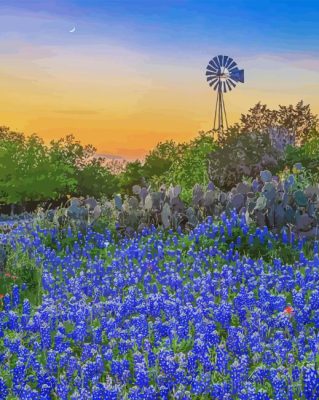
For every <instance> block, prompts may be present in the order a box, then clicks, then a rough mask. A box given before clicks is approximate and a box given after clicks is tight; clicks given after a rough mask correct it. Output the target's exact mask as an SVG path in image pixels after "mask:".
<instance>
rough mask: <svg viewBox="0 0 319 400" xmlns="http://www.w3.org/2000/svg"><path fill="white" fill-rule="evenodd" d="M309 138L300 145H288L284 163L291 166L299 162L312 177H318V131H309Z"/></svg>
mask: <svg viewBox="0 0 319 400" xmlns="http://www.w3.org/2000/svg"><path fill="white" fill-rule="evenodd" d="M309 135H310V137H311V138H310V140H309V141H307V142H305V143H304V144H303V145H301V146H300V147H295V146H288V147H287V148H286V151H285V158H284V165H286V166H287V167H289V168H292V167H293V165H294V164H296V163H301V164H302V166H303V167H304V168H305V169H306V171H308V172H309V173H310V174H311V175H312V176H313V179H314V180H316V181H318V178H319V132H318V131H316V130H313V131H311V132H310V134H309Z"/></svg>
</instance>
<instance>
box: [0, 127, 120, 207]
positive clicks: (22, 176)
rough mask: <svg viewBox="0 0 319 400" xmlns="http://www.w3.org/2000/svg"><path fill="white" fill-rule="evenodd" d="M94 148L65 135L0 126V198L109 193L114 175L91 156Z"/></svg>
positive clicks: (15, 199)
mask: <svg viewBox="0 0 319 400" xmlns="http://www.w3.org/2000/svg"><path fill="white" fill-rule="evenodd" d="M94 152H95V149H94V147H92V146H91V145H88V146H82V145H81V144H80V143H79V142H78V141H76V140H75V139H74V137H73V136H72V135H68V136H66V137H65V138H63V139H59V140H57V141H54V140H53V141H51V143H50V146H45V145H44V143H43V140H42V139H40V138H39V137H38V136H37V135H35V134H33V135H31V136H30V137H28V138H26V137H25V136H24V135H23V134H21V133H16V132H11V131H10V130H9V128H7V127H0V202H1V203H3V204H23V203H25V202H27V201H38V202H39V201H47V200H57V199H60V198H63V197H66V195H68V194H73V195H78V196H87V195H88V196H96V197H101V196H102V195H104V196H105V195H107V196H111V195H112V193H114V191H116V190H117V188H118V178H117V177H116V176H115V175H114V174H112V173H111V172H110V171H109V169H108V168H107V167H104V166H103V165H102V164H101V162H100V161H99V160H96V159H94V158H92V156H93V155H94Z"/></svg>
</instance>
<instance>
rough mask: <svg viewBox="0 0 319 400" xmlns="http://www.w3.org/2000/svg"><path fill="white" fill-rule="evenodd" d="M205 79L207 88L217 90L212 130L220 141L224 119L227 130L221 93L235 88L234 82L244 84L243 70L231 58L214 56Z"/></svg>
mask: <svg viewBox="0 0 319 400" xmlns="http://www.w3.org/2000/svg"><path fill="white" fill-rule="evenodd" d="M206 77H207V82H209V86H212V87H213V89H214V90H217V100H216V107H215V117H214V128H213V130H214V131H215V132H216V130H217V132H218V138H219V139H221V138H222V135H223V131H224V117H225V122H226V128H227V129H228V122H227V116H226V109H225V103H224V96H223V93H226V92H227V91H230V90H232V89H233V88H234V87H236V82H242V83H244V70H243V69H240V70H239V69H238V67H237V64H236V63H235V61H234V60H233V59H232V58H231V57H228V56H216V57H214V58H213V59H211V60H210V61H209V63H208V65H207V68H206ZM216 117H217V129H216Z"/></svg>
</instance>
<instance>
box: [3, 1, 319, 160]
mask: <svg viewBox="0 0 319 400" xmlns="http://www.w3.org/2000/svg"><path fill="white" fill-rule="evenodd" d="M318 20H319V7H318V0H303V1H301V0H289V1H288V0H276V1H274V0H271V1H266V0H259V1H255V0H254V1H251V0H228V1H215V0H210V1H201V0H189V1H187V0H185V1H183V0H180V1H177V0H169V1H168V0H160V1H157V0H156V1H155V0H148V1H146V0H144V1H141V0H140V1H139V0H137V1H134V0H131V1H129V0H118V1H110V0H101V1H98V0H87V1H84V0H70V1H65V0H53V1H49V0H39V1H34V0H30V1H28V0H20V1H17V0H1V1H0V60H1V62H0V88H1V91H0V126H1V125H5V126H9V127H10V128H11V129H12V130H15V131H20V132H24V133H25V134H26V135H29V134H31V133H36V134H38V135H39V136H40V137H42V138H43V139H44V140H45V142H46V143H48V142H49V140H51V139H57V138H60V137H64V136H65V135H67V134H70V133H72V134H74V136H75V137H76V138H77V139H78V140H79V141H80V142H81V143H83V144H93V145H94V146H95V147H96V148H97V151H98V153H107V154H113V155H118V156H122V157H124V158H126V159H136V158H142V157H143V156H145V154H147V153H148V152H149V151H150V150H151V149H152V148H153V147H154V146H156V144H157V143H159V142H163V141H165V140H170V139H172V140H174V141H175V142H184V141H189V140H191V139H193V138H194V137H196V136H197V135H198V132H199V131H208V130H210V129H211V128H212V125H213V113H214V107H215V101H216V92H214V91H213V89H212V88H211V87H209V85H208V84H207V82H206V76H205V71H206V66H207V64H208V62H209V60H210V59H212V58H213V57H214V56H216V55H219V54H224V55H228V56H230V57H232V58H233V59H234V60H235V61H236V62H237V64H238V67H239V68H240V69H244V71H245V83H244V84H241V83H239V84H238V85H237V86H236V88H235V89H234V90H233V91H231V92H230V93H229V92H227V93H226V94H225V96H224V98H225V105H226V110H227V117H228V121H229V123H234V122H238V121H239V118H240V115H241V114H242V113H247V111H248V109H249V108H251V107H253V106H254V105H255V104H256V103H257V102H259V101H261V102H262V103H263V104H267V105H268V107H270V108H273V109H275V108H278V105H279V104H282V105H289V104H294V105H295V104H296V103H297V102H298V101H299V100H303V101H304V102H305V103H307V104H310V106H311V110H312V111H313V112H314V113H315V114H319V96H318V92H319V24H318ZM73 27H75V31H74V32H73V33H72V32H70V30H72V28H73Z"/></svg>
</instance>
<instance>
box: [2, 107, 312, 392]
mask: <svg viewBox="0 0 319 400" xmlns="http://www.w3.org/2000/svg"><path fill="white" fill-rule="evenodd" d="M298 107H299V108H298ZM255 109H256V110H257V111H258V112H259V114H258V115H263V113H264V114H265V113H266V116H267V115H268V114H267V109H266V108H263V107H262V106H261V105H260V104H259V105H257V106H256V108H255ZM297 109H299V111H300V110H301V111H302V110H303V111H305V112H304V113H301V114H302V118H301V117H300V113H298V112H297V113H296V112H295V111H296V110H294V109H293V108H289V107H288V108H286V109H284V107H282V108H281V110H280V112H282V113H283V112H284V113H286V114H287V115H290V114H291V115H292V118H295V117H294V116H296V115H297V117H298V118H301V120H300V121H301V122H300V121H299V120H298V121H299V122H300V126H302V127H303V128H302V129H301V130H300V131H298V132H299V139H300V138H301V139H303V141H301V143H300V144H299V145H298V146H295V145H291V144H290V145H289V146H288V147H286V144H287V143H284V144H285V146H284V147H285V148H283V150H282V151H283V152H282V153H280V154H279V152H276V151H277V150H278V149H279V148H280V145H281V144H282V141H280V140H279V141H278V140H277V139H278V137H279V138H281V136H282V134H283V132H282V131H281V130H280V129H279V130H276V131H275V136H276V135H277V139H276V137H275V138H274V137H273V138H272V140H273V142H271V141H270V140H269V139H267V141H266V140H265V137H266V136H265V135H266V134H265V133H263V134H262V135H258V134H255V133H252V134H248V133H247V135H238V133H239V131H238V129H237V128H238V127H237V128H236V129H237V131H236V129H235V128H234V129H233V131H232V132H231V134H230V138H229V140H228V141H227V140H226V142H225V143H224V144H223V145H221V144H216V143H215V142H213V141H211V139H210V136H209V135H201V136H200V137H199V138H198V139H196V140H195V141H193V142H192V143H191V145H189V146H188V147H187V146H186V145H185V146H184V147H183V146H180V147H178V146H175V145H174V144H172V143H171V142H169V143H166V144H164V145H163V144H162V145H159V146H158V148H157V149H155V150H154V151H153V152H152V153H150V155H149V156H148V158H147V159H146V162H145V164H144V166H143V167H142V166H141V164H139V163H138V162H133V163H128V165H127V166H126V170H125V171H124V172H122V173H121V175H120V177H119V178H118V177H114V176H113V177H112V182H113V184H115V183H116V182H117V183H116V184H119V183H120V186H119V187H120V188H121V190H122V192H121V194H122V197H123V194H125V193H126V194H127V193H128V192H127V191H128V187H129V186H132V184H134V185H135V186H134V188H133V196H130V197H128V198H127V199H126V200H125V201H124V202H123V203H122V201H121V199H120V196H118V195H117V196H115V199H114V200H113V202H114V204H115V208H117V216H120V218H119V221H118V222H117V223H116V229H115V225H114V223H115V221H114V220H113V219H112V216H110V214H107V217H106V216H105V215H104V214H103V212H104V211H105V210H103V207H101V206H100V204H102V203H103V202H101V203H100V204H98V203H97V202H95V200H94V199H90V200H87V206H88V209H89V210H90V207H91V210H90V211H88V210H86V211H85V207H82V206H81V201H80V200H77V199H75V200H73V202H72V201H71V205H70V204H68V208H66V207H65V208H61V209H57V210H56V211H55V212H53V213H51V214H50V212H47V213H44V214H43V215H44V217H43V218H42V219H41V218H36V219H35V220H31V221H25V222H22V220H20V221H19V223H18V224H16V225H15V227H14V228H10V229H3V230H2V231H3V233H2V234H0V242H1V243H0V244H1V246H0V400H2V399H3V400H5V399H8V400H13V399H21V400H28V399H30V400H37V399H39V400H40V399H41V400H42V399H43V400H44V399H53V400H54V399H56V400H57V399H61V400H64V399H65V400H68V399H80V400H86V399H88V400H89V399H93V400H99V399H110V400H111V399H114V400H122V399H123V400H135V399H136V400H137V399H147V400H153V399H154V400H155V399H159V400H161V399H177V400H187V399H189V400H190V399H203V400H205V399H213V400H297V399H298V400H299V399H300V400H306V399H310V400H316V399H319V372H318V371H319V250H318V247H319V243H318V240H317V239H318V238H317V225H316V224H317V223H318V210H319V200H318V199H319V187H318V171H319V169H318V166H319V156H318V155H319V139H318V132H317V131H312V133H311V135H308V136H307V135H306V134H305V132H306V133H307V132H308V131H307V130H305V128H304V120H305V119H306V120H309V118H310V117H309V115H308V111H309V109H308V108H307V107H304V108H303V105H302V103H301V104H300V103H298V105H297ZM303 111H302V112H303ZM289 113H290V114H289ZM252 114H253V113H252ZM286 114H285V115H284V116H281V117H280V115H281V114H280V113H279V114H278V115H279V117H280V118H282V120H283V121H286V122H287V121H289V119H288V118H286V117H287V115H286ZM269 115H270V114H269ZM269 115H268V116H269ZM273 115H274V113H271V116H273ZM291 115H290V116H291ZM253 116H254V115H251V116H250V117H251V118H250V119H249V118H248V116H242V123H243V124H244V126H243V128H242V129H243V130H244V131H245V132H246V131H247V132H251V131H252V130H255V129H259V130H260V129H261V128H262V126H261V125H258V126H256V119H255V118H253ZM279 117H278V118H279ZM297 117H296V118H297ZM262 121H263V122H262V123H265V121H266V122H267V124H268V123H269V121H268V120H267V118H264V119H262ZM298 121H297V122H298ZM257 122H258V121H257ZM297 122H296V120H294V119H293V126H294V127H295V128H296V126H297V127H298V123H297ZM245 124H246V125H245ZM249 124H253V127H252V129H249ZM1 132H2V136H1V135H0V139H1V146H0V147H1V151H2V153H0V164H1V163H2V161H3V159H4V158H3V157H4V156H3V154H7V158H6V159H7V160H10V157H11V156H10V154H9V152H10V151H11V150H12V149H13V148H14V146H17V147H16V149H20V150H21V151H22V150H23V149H24V153H23V154H27V150H26V149H32V148H33V146H35V145H36V146H38V151H37V152H35V153H34V154H38V153H39V154H40V153H41V151H43V153H41V154H42V157H44V155H45V154H47V156H48V160H50V162H51V167H50V168H51V169H52V170H53V171H56V172H57V175H56V176H55V177H53V178H54V179H55V180H54V181H52V182H51V181H50V184H51V186H50V187H44V186H43V183H42V181H43V180H41V179H39V182H40V181H41V182H40V183H41V184H40V183H39V187H38V189H39V190H38V192H37V193H38V194H37V196H38V197H36V198H35V199H33V200H36V199H38V200H39V199H40V200H43V199H45V198H47V197H46V196H49V198H50V199H51V200H54V199H55V197H54V196H53V194H52V198H51V194H50V195H49V193H50V190H51V191H54V190H55V191H54V193H58V191H59V190H68V191H71V187H73V189H74V191H73V192H72V191H71V195H73V196H79V195H81V194H82V195H84V196H85V195H87V194H88V195H91V196H93V195H96V196H97V195H98V194H99V192H98V190H100V188H101V187H102V186H101V184H100V182H102V181H103V180H104V179H106V178H107V177H110V176H111V172H110V170H106V172H104V175H103V174H102V175H99V177H98V178H97V180H94V173H96V171H97V170H99V171H102V166H101V165H100V164H99V163H97V162H95V161H94V162H93V163H92V164H87V163H82V164H81V163H78V165H80V167H79V170H78V171H76V170H72V168H73V165H75V162H74V160H75V159H76V158H77V157H81V154H82V155H83V148H82V147H81V146H80V145H79V144H74V143H73V142H72V140H73V139H72V138H68V140H67V142H66V145H65V146H66V147H63V146H64V144H63V142H59V143H55V144H53V145H52V148H51V150H50V151H51V153H50V154H49V153H46V149H45V148H44V147H43V146H42V145H41V143H40V142H38V141H37V139H35V138H34V137H33V139H32V140H30V142H29V143H28V145H26V143H24V142H23V140H24V139H23V138H22V136H14V139H12V138H11V136H10V134H9V132H8V130H2V131H1V129H0V134H1ZM272 132H273V131H272ZM278 135H279V136H278ZM303 135H304V136H303ZM305 138H306V139H307V140H304V139H305ZM290 139H291V138H290ZM295 139H296V138H294V140H295ZM276 140H277V141H276ZM61 143H62V144H61ZM274 143H275V145H274ZM5 146H7V147H5ZM19 146H20V147H19ZM28 146H29V147H28ZM41 146H42V147H41ZM59 146H60V147H59ZM271 146H275V147H271ZM39 148H42V150H41V151H39ZM4 149H7V150H8V153H4V152H5V150H4ZM15 151H16V150H15ZM28 151H29V150H28ZM245 152H246V153H245ZM31 153H32V151H31V152H30V154H29V155H30V157H29V158H28V160H27V159H25V163H24V168H25V165H27V163H28V162H31V161H32V160H33V159H34V156H32V157H31ZM84 153H85V152H84ZM209 153H213V156H212V157H211V159H210V162H209V164H208V175H209V177H210V179H211V180H214V181H215V182H214V183H215V184H216V185H217V186H216V187H215V186H214V185H213V184H212V182H210V183H208V177H207V174H206V175H205V174H204V170H206V169H207V163H206V161H205V160H204V158H205V157H206V156H207V155H208V154H209ZM21 154H22V153H21ZM65 154H67V157H65V158H63V157H64V156H65ZM72 154H73V156H74V157H75V158H73V159H71V161H70V157H71V156H70V155H72ZM180 154H182V158H179V155H180ZM204 156H205V157H204ZM161 157H162V158H161ZM236 157H237V158H236ZM71 158H72V157H71ZM48 160H47V161H48ZM57 160H58V161H59V163H60V164H59V165H60V167H59V169H58V170H56V169H55V167H54V165H55V164H54V163H56V162H57ZM62 160H64V161H63V162H64V164H63V162H62ZM259 160H262V161H261V162H259ZM82 161H83V160H82ZM3 162H4V161H3ZM174 163H176V164H174ZM296 163H297V164H296ZM301 163H302V165H301ZM62 164H63V168H62ZM162 164H163V165H164V164H165V168H164V167H163V169H162V170H161V172H160V174H158V175H156V174H155V173H154V171H157V170H158V168H160V166H161V165H162ZM1 165H2V164H1ZM39 165H40V164H37V166H36V168H40V167H39ZM43 165H44V164H43ZM45 165H46V164H45ZM81 165H82V167H81ZM88 165H89V167H88ZM40 166H41V165H40ZM18 167H19V165H18V164H16V168H17V169H16V170H14V172H12V173H13V174H16V175H15V176H16V177H18V176H20V175H21V171H19V170H18ZM195 167H196V168H195ZM12 168H13V167H12ZM19 168H20V167H19ZM30 168H31V167H30ZM96 168H97V169H96ZM24 170H25V169H24ZM166 170H167V171H168V172H167V171H166ZM1 171H3V169H1ZM30 171H31V172H30V181H29V183H28V185H27V184H26V183H25V185H26V187H27V186H30V185H31V180H32V179H35V176H37V175H36V174H34V173H33V172H32V171H33V170H32V168H31V169H30ZM63 171H64V172H63ZM94 171H95V172H94ZM103 171H104V170H103ZM165 171H166V172H165ZM69 173H70V174H71V175H72V174H73V175H72V176H71V175H68V174H69ZM19 174H20V175H19ZM59 174H60V175H61V174H62V175H61V176H63V177H64V178H63V179H64V180H62V178H61V179H58V175H59ZM63 174H64V175H63ZM81 174H82V175H81ZM148 174H149V175H148ZM174 174H175V175H174ZM273 174H277V176H275V175H273ZM5 176H6V175H5V174H4V175H3V176H2V175H1V174H0V193H1V196H2V198H1V201H2V202H4V203H6V204H8V205H10V204H12V202H14V201H17V200H13V199H19V202H18V203H20V204H21V201H22V200H21V199H30V195H29V194H26V193H27V192H26V190H27V189H25V188H24V189H23V190H22V189H21V190H20V191H19V186H18V185H15V186H14V187H13V186H12V188H11V189H10V190H11V192H10V193H9V189H7V187H8V185H9V186H10V184H8V182H7V180H6V179H7V178H5ZM12 176H14V175H12ZM142 176H143V181H142V182H140V181H141V180H140V178H141V177H142ZM145 177H146V178H145ZM172 177H173V178H174V179H175V180H174V179H173V178H172ZM256 177H257V178H258V179H257V178H256ZM53 178H52V179H53ZM113 178H114V179H113ZM144 178H145V179H144ZM250 178H252V179H253V178H255V179H254V181H252V179H250ZM21 179H22V178H21ZM48 179H49V178H48ZM200 179H202V180H200ZM76 180H78V181H76ZM170 180H173V182H177V183H179V184H181V185H182V186H183V188H185V189H186V190H185V192H186V194H185V195H184V198H183V201H185V202H186V203H187V200H189V197H190V196H192V201H193V205H192V207H189V208H187V211H185V210H183V203H182V202H181V201H180V195H181V197H182V195H183V193H182V194H181V193H180V188H177V187H173V188H171V189H170V191H169V196H168V197H170V201H169V200H167V198H166V197H165V196H164V194H163V193H161V192H157V194H156V193H155V194H154V193H149V192H148V189H146V187H142V188H141V187H140V186H138V184H141V186H143V183H144V184H145V182H151V183H152V185H153V186H156V183H157V182H158V183H161V182H165V183H169V182H170ZM62 181H63V182H62ZM32 182H33V181H32ZM76 182H77V185H75V184H76ZM89 182H90V183H91V184H92V185H93V186H92V187H94V191H95V192H94V193H91V192H90V185H89ZM196 182H197V183H200V184H201V185H202V186H200V185H195V187H194V188H193V189H192V187H193V185H194V183H196ZM66 183H67V184H70V185H71V186H65V185H66ZM207 183H208V186H207ZM234 183H235V184H236V185H234ZM32 184H33V185H35V182H33V183H32ZM41 185H42V186H41ZM55 185H60V186H59V189H57V188H56V186H55ZM72 185H73V186H72ZM74 185H75V186H74ZM119 187H118V192H119V191H120V189H119ZM201 187H203V188H204V189H205V187H207V189H205V190H204V189H203V190H202V189H201ZM218 187H219V188H222V189H223V190H224V191H220V190H219V189H218ZM231 187H233V189H232V190H231V191H230V192H227V190H229V189H230V188H231ZM54 188H55V189H54ZM92 190H93V189H92ZM101 190H104V189H103V187H102V189H101ZM87 191H88V192H87ZM4 193H7V198H5V197H4V196H5V195H4ZM52 193H53V192H52ZM61 193H62V192H61ZM129 194H131V195H132V192H131V193H129ZM64 195H65V193H64ZM134 195H135V197H138V196H140V203H141V204H142V206H141V205H138V204H139V202H138V200H137V199H136V198H135V199H134ZM19 196H20V197H19ZM23 196H25V197H23ZM164 197H165V200H164V202H165V204H164V205H163V202H162V203H161V209H162V210H161V212H159V213H158V212H155V215H156V218H155V219H154V218H153V216H152V212H151V211H152V209H153V208H154V207H155V208H156V207H157V205H156V204H157V201H158V200H159V199H162V200H163V199H164ZM38 200H37V201H38ZM162 200H161V201H162ZM181 210H183V211H181ZM209 212H211V214H212V215H207V214H209ZM103 215H104V217H103ZM66 216H68V218H69V222H70V220H72V221H73V222H76V223H73V222H72V223H70V224H69V223H68V218H66ZM95 217H97V218H95ZM98 217H99V218H100V219H101V218H102V217H103V218H104V219H103V218H102V222H103V221H104V222H103V223H101V222H99V218H98ZM90 218H92V220H91V222H92V221H93V223H90ZM139 218H141V221H143V223H139V222H138V221H139ZM152 218H153V219H152ZM158 218H159V220H161V224H160V223H158ZM183 221H184V222H183ZM185 221H186V222H185ZM137 225H138V226H137ZM173 225H174V226H173ZM132 227H133V228H134V229H133V228H132ZM163 227H164V229H163ZM128 228H130V229H128ZM135 228H136V229H135ZM4 249H6V253H5V252H4Z"/></svg>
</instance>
